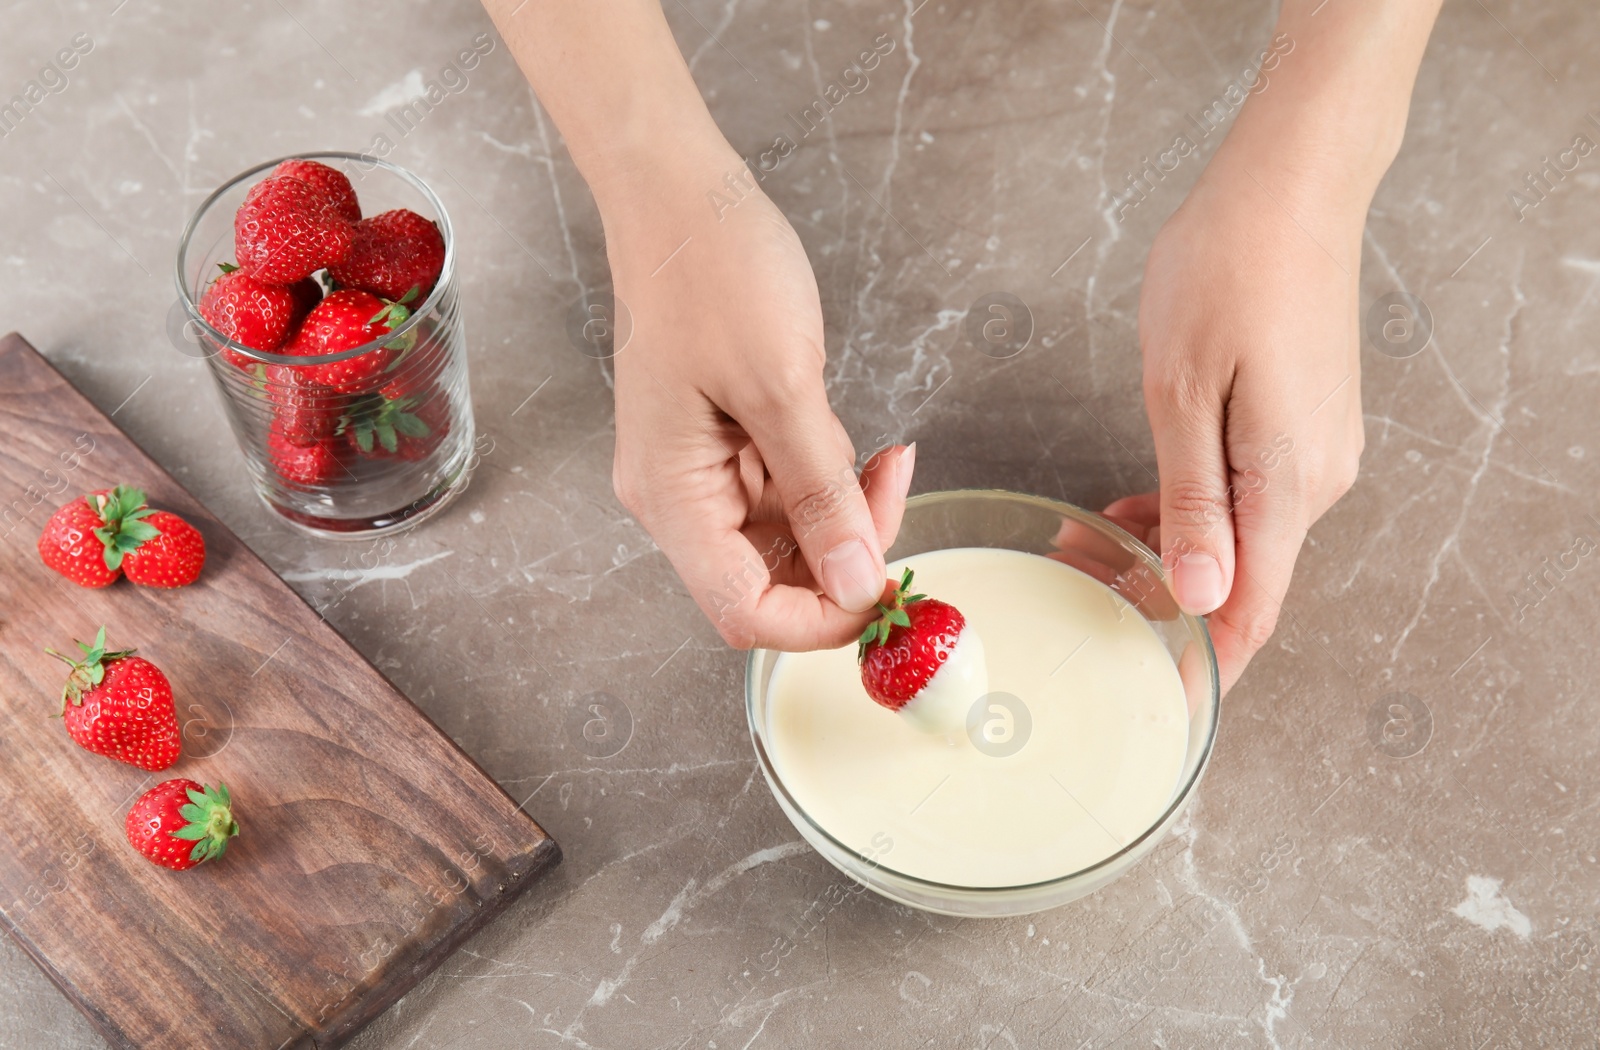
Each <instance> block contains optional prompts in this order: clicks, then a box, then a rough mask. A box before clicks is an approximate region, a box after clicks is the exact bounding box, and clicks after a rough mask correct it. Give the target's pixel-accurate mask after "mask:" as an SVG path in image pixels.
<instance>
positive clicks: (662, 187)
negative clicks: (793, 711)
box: [484, 0, 912, 649]
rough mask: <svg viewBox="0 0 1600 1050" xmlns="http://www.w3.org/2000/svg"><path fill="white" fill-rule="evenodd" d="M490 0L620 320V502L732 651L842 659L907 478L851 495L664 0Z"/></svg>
mask: <svg viewBox="0 0 1600 1050" xmlns="http://www.w3.org/2000/svg"><path fill="white" fill-rule="evenodd" d="M484 2H485V6H486V7H487V9H488V11H489V14H490V16H491V17H492V18H493V19H494V20H495V23H496V25H497V26H498V27H499V29H500V33H501V36H502V37H504V38H505V40H506V43H507V45H508V46H509V47H510V49H511V51H512V53H513V54H514V55H515V56H516V59H517V61H518V63H519V64H520V65H521V66H522V69H523V72H524V73H526V74H527V76H528V79H529V81H530V82H531V83H532V84H533V88H534V90H535V92H537V93H538V95H539V99H540V101H541V102H543V104H544V105H545V108H546V109H548V110H549V112H550V115H551V117H552V118H553V119H554V120H555V122H556V125H557V126H558V127H559V128H560V129H561V133H562V135H563V137H564V138H565V139H566V141H567V146H568V148H569V150H570V151H571V153H572V157H573V160H574V161H575V162H576V164H577V165H578V169H579V171H581V172H582V173H583V176H584V178H585V179H586V180H587V181H588V183H589V186H590V188H591V190H592V191H593V192H594V195H595V201H596V203H597V204H598V205H599V208H600V214H601V219H602V222H603V224H604V227H605V234H606V249H607V254H608V256H609V258H610V262H611V270H612V278H613V283H614V285H615V290H616V295H617V298H618V299H619V300H621V301H622V302H624V303H626V305H627V307H628V309H629V312H630V314H631V316H632V320H633V334H632V337H631V339H630V341H629V342H628V344H627V346H626V347H625V348H624V349H622V350H621V351H620V352H619V354H618V355H617V359H616V397H617V447H616V457H615V463H614V467H613V480H614V484H615V487H616V490H617V494H618V496H619V497H620V498H621V499H622V502H623V503H624V504H625V505H626V506H627V507H628V509H629V510H630V511H632V512H633V513H634V515H635V516H636V517H637V518H638V519H639V520H640V522H641V523H642V524H643V525H644V526H645V528H646V529H648V530H649V531H650V533H651V535H652V536H653V537H654V538H655V540H656V542H657V543H658V544H659V545H660V547H661V549H662V550H663V552H665V553H666V555H667V557H668V558H669V559H670V560H671V562H672V564H673V567H674V568H675V569H676V570H677V571H678V573H679V575H680V576H681V577H682V578H683V580H684V583H685V584H687V585H688V587H689V592H690V594H691V595H692V596H693V597H694V599H695V600H696V601H697V602H698V603H699V604H700V607H701V609H702V610H703V611H704V612H705V613H706V615H707V616H708V617H709V618H710V619H711V620H712V622H713V623H715V624H716V626H717V628H718V630H719V631H720V632H721V633H722V635H723V637H724V638H726V639H727V640H728V641H729V642H731V643H733V644H735V645H739V646H742V647H743V646H750V645H764V646H772V647H775V648H784V649H808V648H817V647H821V646H836V645H841V644H843V643H845V642H847V641H849V640H851V639H852V638H853V637H854V636H855V635H856V634H858V633H859V632H860V630H861V628H862V627H863V626H864V625H865V623H866V621H867V618H868V617H867V616H866V615H865V611H866V610H868V609H871V608H873V606H874V605H875V603H876V602H877V599H878V598H879V596H880V595H881V594H882V592H883V587H884V579H885V569H884V561H883V551H884V549H885V548H886V547H887V546H888V545H889V544H890V543H892V542H893V539H894V535H895V533H896V532H897V531H898V529H899V522H900V515H901V512H902V510H903V508H904V504H905V492H906V489H907V487H908V486H909V485H910V481H911V466H912V461H911V456H910V455H909V454H908V450H906V449H902V448H891V449H887V450H884V451H883V452H882V453H880V454H879V455H877V456H875V457H873V458H872V460H870V461H869V462H868V463H867V465H866V469H865V470H863V472H862V475H861V477H860V478H859V479H858V478H857V476H856V473H855V469H854V468H855V458H856V457H855V451H854V449H853V448H852V447H851V445H850V441H849V438H848V437H847V436H846V434H845V431H844V427H843V426H842V425H841V424H840V423H839V420H838V419H837V418H836V417H835V416H834V414H833V411H832V410H831V409H830V408H829V405H828V399H827V393H826V390H825V388H824V383H823V376H822V370H823V365H824V363H825V354H824V349H823V330H822V308H821V304H820V302H819V299H818V296H817V287H816V280H815V278H814V277H813V275H812V272H811V266H810V263H809V262H808V261H807V259H806V254H805V249H804V248H803V247H802V246H801V244H800V241H799V238H798V237H797V236H796V235H795V233H794V230H793V229H792V228H791V227H790V225H789V223H788V221H787V220H786V219H785V218H784V216H783V214H782V212H780V211H779V210H778V209H777V208H776V207H775V206H774V205H773V204H772V202H771V201H769V200H768V199H767V198H766V196H765V195H764V194H763V193H761V191H760V189H759V187H758V186H756V185H755V180H754V179H753V178H752V177H750V176H749V175H748V173H747V169H746V167H745V164H744V161H743V160H741V159H740V157H739V156H738V154H737V153H736V152H735V151H734V150H733V148H732V147H731V146H729V145H728V143H727V142H726V141H725V140H724V139H723V137H722V134H721V133H720V132H719V131H718V130H717V127H716V124H715V123H714V122H713V121H712V119H711V116H710V113H709V112H708V111H707V109H706V106H705V103H704V101H703V100H702V99H701V97H700V93H699V90H698V89H697V88H696V87H695V84H694V80H693V78H692V77H691V76H690V73H689V70H688V68H687V66H686V65H685V64H684V61H683V58H682V56H681V55H680V54H679V52H678V48H677V44H676V43H675V42H674V40H673V38H672V34H671V32H670V30H669V29H668V26H667V23H666V20H665V18H664V17H663V16H662V12H661V7H660V5H659V3H658V2H657V0H590V2H585V3H582V4H576V3H572V2H571V0H525V2H524V0H484ZM713 191H716V192H717V193H719V194H721V195H723V197H722V199H723V200H726V199H728V197H729V195H730V194H734V193H737V203H736V204H735V205H733V206H731V207H729V206H725V205H720V206H719V205H718V204H716V203H714V202H713V198H712V196H711V195H712V193H713Z"/></svg>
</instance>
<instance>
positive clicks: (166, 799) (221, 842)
mask: <svg viewBox="0 0 1600 1050" xmlns="http://www.w3.org/2000/svg"><path fill="white" fill-rule="evenodd" d="M124 827H125V828H126V830H127V832H128V842H129V844H131V845H132V846H133V848H134V849H136V850H138V851H139V852H140V853H143V854H144V855H145V856H146V857H148V858H150V859H151V860H153V861H155V862H156V863H157V864H159V865H161V866H162V867H163V868H171V869H172V870H173V871H187V870H188V869H190V868H192V867H194V866H195V865H197V864H203V863H205V862H206V861H208V860H215V859H216V858H217V857H220V856H222V854H223V852H224V851H225V850H226V849H227V848H228V840H229V839H231V838H233V836H235V835H237V834H239V822H238V821H236V820H234V819H233V799H232V797H231V796H229V794H228V785H226V784H218V785H217V786H216V787H214V788H212V787H202V786H201V785H200V784H198V783H196V782H195V781H193V780H182V779H180V780H168V781H166V782H165V783H162V784H157V785H156V786H155V787H153V788H151V789H150V790H149V791H146V792H145V793H144V794H142V795H140V796H139V801H137V802H135V803H134V804H133V808H132V809H130V810H128V819H127V821H126V822H125V824H124Z"/></svg>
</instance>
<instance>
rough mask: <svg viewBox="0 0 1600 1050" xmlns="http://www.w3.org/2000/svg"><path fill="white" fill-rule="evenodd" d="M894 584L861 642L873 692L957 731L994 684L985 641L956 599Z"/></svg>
mask: <svg viewBox="0 0 1600 1050" xmlns="http://www.w3.org/2000/svg"><path fill="white" fill-rule="evenodd" d="M910 590H911V570H910V569H907V570H906V571H905V574H904V575H903V576H901V577H900V582H899V584H891V585H890V587H889V589H888V590H887V591H886V595H885V598H884V600H883V601H881V602H879V603H878V618H877V619H876V620H874V621H872V623H870V624H868V625H867V629H866V630H865V631H864V632H862V635H861V640H860V642H859V643H858V646H857V652H856V655H857V659H858V660H859V661H860V664H861V684H862V685H863V686H865V687H866V690H867V695H868V696H870V697H872V699H873V700H875V701H877V702H878V703H880V704H882V705H883V706H884V707H887V708H888V709H889V710H891V711H896V712H899V713H900V714H902V715H904V716H905V717H907V718H909V719H911V720H912V722H914V723H915V724H916V725H917V726H918V727H919V728H921V729H924V730H926V731H928V732H930V733H944V734H949V733H957V732H961V731H962V730H963V729H964V728H965V726H966V720H967V712H968V711H969V710H970V709H971V708H972V705H973V703H974V702H976V701H977V699H978V698H979V697H981V696H983V695H984V694H986V693H987V692H988V691H989V671H988V665H987V664H986V663H985V661H984V653H983V641H982V640H981V639H980V638H979V637H978V634H977V632H976V631H974V630H973V629H972V626H971V625H970V624H968V623H967V618H966V617H965V616H963V615H961V611H960V610H959V609H957V608H956V607H955V606H953V605H949V604H947V603H945V602H941V601H939V600H938V599H936V598H929V597H928V596H927V595H925V594H911V593H909V592H910Z"/></svg>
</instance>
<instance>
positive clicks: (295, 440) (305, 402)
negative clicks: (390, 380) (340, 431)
mask: <svg viewBox="0 0 1600 1050" xmlns="http://www.w3.org/2000/svg"><path fill="white" fill-rule="evenodd" d="M311 371H312V369H311V368H310V367H301V366H297V365H268V366H267V367H266V371H265V374H266V379H267V383H266V389H267V399H268V400H269V401H271V402H272V429H273V431H275V432H276V433H278V434H280V435H282V436H283V439H284V440H285V441H287V442H288V443H289V444H291V445H299V446H301V447H307V446H310V445H315V444H316V443H317V442H319V441H323V440H325V439H327V438H330V437H332V436H333V434H334V431H335V429H336V428H337V427H338V425H339V416H340V414H341V413H343V412H344V408H345V404H346V403H347V402H348V401H349V400H350V399H349V398H348V397H346V396H345V395H344V394H341V393H339V392H338V391H337V390H335V389H333V387H331V386H323V385H322V384H321V383H319V382H317V381H316V380H315V379H313V378H311Z"/></svg>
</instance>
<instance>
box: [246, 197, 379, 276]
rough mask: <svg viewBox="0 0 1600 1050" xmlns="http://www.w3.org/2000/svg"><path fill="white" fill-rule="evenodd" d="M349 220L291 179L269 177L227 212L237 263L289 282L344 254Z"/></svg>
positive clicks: (254, 273) (339, 259)
mask: <svg viewBox="0 0 1600 1050" xmlns="http://www.w3.org/2000/svg"><path fill="white" fill-rule="evenodd" d="M350 238H351V226H350V221H349V220H348V219H346V218H345V217H344V216H342V215H340V214H339V213H338V211H336V210H335V208H334V205H333V204H332V203H331V202H329V201H328V199H327V198H325V197H324V196H323V195H322V194H321V193H320V192H318V191H317V190H315V189H313V188H312V187H311V186H309V185H308V184H306V183H304V182H301V181H300V180H299V179H297V178H293V177H291V176H287V175H278V176H269V177H267V178H265V179H262V180H261V181H260V182H258V183H256V184H255V185H254V186H252V187H250V192H249V193H248V194H246V196H245V198H244V203H243V204H241V205H239V210H238V211H237V212H235V213H234V216H233V250H234V255H235V257H236V258H238V260H239V266H240V268H241V269H243V270H244V271H245V272H246V273H249V274H251V275H252V276H254V277H255V278H257V279H258V280H261V281H265V282H266V283H268V284H293V283H294V282H296V281H298V280H300V279H301V278H303V277H309V276H310V275H311V274H312V273H313V272H315V271H317V270H320V269H322V268H323V267H324V266H330V265H332V264H333V263H337V262H342V261H344V257H345V256H346V255H348V254H350Z"/></svg>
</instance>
